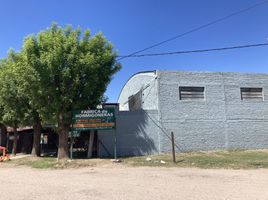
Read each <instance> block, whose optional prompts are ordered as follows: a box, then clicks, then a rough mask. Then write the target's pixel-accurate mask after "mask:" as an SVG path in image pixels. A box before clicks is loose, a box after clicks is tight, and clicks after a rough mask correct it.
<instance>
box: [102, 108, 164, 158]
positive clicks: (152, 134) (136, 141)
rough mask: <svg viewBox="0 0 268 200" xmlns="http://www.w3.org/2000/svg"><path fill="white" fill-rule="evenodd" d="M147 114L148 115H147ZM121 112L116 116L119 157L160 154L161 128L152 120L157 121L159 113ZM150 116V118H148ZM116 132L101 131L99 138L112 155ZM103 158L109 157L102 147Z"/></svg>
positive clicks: (152, 111) (154, 111)
mask: <svg viewBox="0 0 268 200" xmlns="http://www.w3.org/2000/svg"><path fill="white" fill-rule="evenodd" d="M146 113H147V114H146ZM146 113H145V111H142V110H141V111H119V112H117V116H116V125H117V127H116V135H117V155H118V156H120V157H122V156H134V155H149V154H156V153H158V152H159V128H158V127H157V126H156V124H155V123H154V121H152V120H151V118H152V119H154V118H155V119H157V116H158V112H157V111H156V110H150V111H146ZM148 115H149V117H148ZM114 134H115V132H114V131H111V130H109V131H99V133H98V136H99V139H100V140H101V141H102V143H103V144H104V145H105V147H106V148H107V149H108V151H109V152H110V154H112V155H113V153H114ZM99 154H100V156H101V157H108V154H107V152H106V151H105V149H104V148H103V147H102V146H100V147H99Z"/></svg>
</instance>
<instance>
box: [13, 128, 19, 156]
mask: <svg viewBox="0 0 268 200" xmlns="http://www.w3.org/2000/svg"><path fill="white" fill-rule="evenodd" d="M13 129H14V130H13V132H14V139H13V148H12V154H13V155H14V156H15V155H16V153H17V144H18V131H17V125H16V124H15V125H14V128H13Z"/></svg>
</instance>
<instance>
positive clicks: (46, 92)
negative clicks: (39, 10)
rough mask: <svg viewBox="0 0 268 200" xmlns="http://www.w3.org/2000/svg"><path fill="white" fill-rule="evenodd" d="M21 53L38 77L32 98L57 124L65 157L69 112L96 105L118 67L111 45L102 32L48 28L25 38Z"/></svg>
mask: <svg viewBox="0 0 268 200" xmlns="http://www.w3.org/2000/svg"><path fill="white" fill-rule="evenodd" d="M22 53H23V54H24V55H25V58H26V61H27V64H28V66H31V68H33V69H34V71H35V73H36V76H37V77H38V80H39V85H38V87H37V89H36V90H33V92H34V93H35V95H34V99H33V101H34V102H35V104H37V105H38V107H39V108H42V110H40V113H42V116H46V119H47V120H50V121H54V122H55V123H56V124H57V127H58V129H57V130H58V134H59V145H58V159H64V158H67V157H68V134H69V129H70V125H71V118H72V111H73V110H76V109H88V108H95V107H96V106H97V105H98V104H99V103H101V102H103V100H104V92H105V90H106V88H107V85H108V84H109V82H110V81H111V79H112V76H113V75H114V74H115V73H116V72H117V71H118V70H119V69H120V64H119V63H117V61H116V56H117V54H116V52H115V51H114V49H113V46H112V44H111V43H110V42H108V41H107V40H106V39H105V38H104V37H103V36H102V34H101V33H99V34H97V35H95V36H93V37H91V36H90V31H89V30H86V31H85V32H84V33H83V34H81V31H80V29H79V28H77V29H72V27H71V26H67V27H65V28H61V27H60V26H58V25H56V24H53V25H52V26H51V27H50V28H49V29H47V30H44V31H41V32H40V33H38V34H37V35H32V36H29V37H27V38H26V39H25V41H24V45H23V50H22Z"/></svg>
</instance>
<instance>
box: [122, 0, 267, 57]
mask: <svg viewBox="0 0 268 200" xmlns="http://www.w3.org/2000/svg"><path fill="white" fill-rule="evenodd" d="M266 3H268V0H265V1H261V2H259V3H256V4H254V5H252V6H249V7H247V8H243V9H241V10H238V11H236V12H233V13H231V14H229V15H226V16H224V17H221V18H218V19H216V20H213V21H211V22H209V23H206V24H203V25H201V26H198V27H196V28H193V29H191V30H189V31H186V32H184V33H181V34H179V35H176V36H173V37H171V38H169V39H166V40H163V41H161V42H158V43H156V44H153V45H151V46H148V47H146V48H144V49H141V50H139V51H135V52H133V53H131V54H128V55H126V56H123V57H120V58H118V59H117V61H119V60H123V59H125V58H128V57H132V56H134V55H137V54H138V53H141V52H144V51H147V50H149V49H152V48H154V47H157V46H160V45H162V44H164V43H167V42H170V41H172V40H175V39H177V38H180V37H183V36H185V35H188V34H190V33H193V32H196V31H199V30H201V29H204V28H207V27H209V26H211V25H214V24H216V23H219V22H221V21H224V20H226V19H229V18H231V17H233V16H236V15H239V14H241V13H243V12H246V11H249V10H251V9H254V8H256V7H258V6H261V5H263V4H266Z"/></svg>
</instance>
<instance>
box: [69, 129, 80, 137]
mask: <svg viewBox="0 0 268 200" xmlns="http://www.w3.org/2000/svg"><path fill="white" fill-rule="evenodd" d="M69 137H80V131H78V130H73V131H70V132H69Z"/></svg>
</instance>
